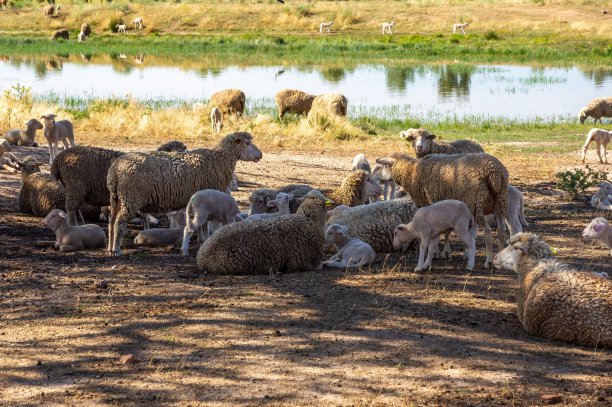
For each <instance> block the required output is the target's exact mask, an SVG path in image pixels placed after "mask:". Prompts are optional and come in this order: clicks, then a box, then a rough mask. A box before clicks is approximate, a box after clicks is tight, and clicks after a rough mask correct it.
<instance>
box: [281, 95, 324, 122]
mask: <svg viewBox="0 0 612 407" xmlns="http://www.w3.org/2000/svg"><path fill="white" fill-rule="evenodd" d="M314 98H315V95H311V94H309V93H306V92H302V91H301V90H297V89H284V90H281V91H280V92H278V93H277V94H276V95H275V96H274V99H276V106H278V117H279V118H280V121H281V123H282V122H283V116H285V114H286V113H295V114H301V115H303V116H305V115H308V113H309V112H310V109H311V108H312V101H313V100H314Z"/></svg>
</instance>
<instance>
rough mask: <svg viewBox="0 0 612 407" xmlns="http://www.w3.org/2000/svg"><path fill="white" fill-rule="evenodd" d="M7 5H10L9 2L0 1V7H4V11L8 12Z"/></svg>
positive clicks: (6, 0)
mask: <svg viewBox="0 0 612 407" xmlns="http://www.w3.org/2000/svg"><path fill="white" fill-rule="evenodd" d="M7 4H8V0H0V6H2V10H6V5H7Z"/></svg>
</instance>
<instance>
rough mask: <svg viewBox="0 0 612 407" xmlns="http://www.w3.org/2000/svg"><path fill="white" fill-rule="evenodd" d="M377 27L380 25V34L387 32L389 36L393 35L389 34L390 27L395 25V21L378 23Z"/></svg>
mask: <svg viewBox="0 0 612 407" xmlns="http://www.w3.org/2000/svg"><path fill="white" fill-rule="evenodd" d="M378 25H382V33H383V34H384V33H385V32H388V33H389V34H393V33H392V32H391V27H393V26H394V25H395V21H391V22H390V23H378Z"/></svg>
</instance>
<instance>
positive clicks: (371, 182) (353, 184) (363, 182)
mask: <svg viewBox="0 0 612 407" xmlns="http://www.w3.org/2000/svg"><path fill="white" fill-rule="evenodd" d="M322 192H323V193H324V194H325V195H326V196H328V197H329V199H331V200H332V201H334V202H335V206H339V205H346V206H357V205H363V204H364V203H365V202H366V201H367V200H368V198H370V197H375V198H378V197H379V196H380V195H381V194H382V187H381V186H380V184H379V183H378V181H376V180H375V179H374V177H372V176H371V175H370V174H368V173H367V172H366V171H363V170H358V171H353V172H351V173H350V174H349V175H348V176H347V177H346V178H345V179H344V180H343V181H342V184H340V186H339V187H338V188H337V189H335V190H333V191H322Z"/></svg>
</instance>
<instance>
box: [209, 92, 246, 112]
mask: <svg viewBox="0 0 612 407" xmlns="http://www.w3.org/2000/svg"><path fill="white" fill-rule="evenodd" d="M245 100H246V97H245V96H244V92H243V91H241V90H240V89H225V90H222V91H221V92H217V93H214V94H213V95H212V96H211V97H210V102H208V106H216V107H217V108H218V109H219V110H220V111H221V113H223V114H225V113H229V114H232V113H237V114H238V115H239V116H241V115H242V114H244V105H245Z"/></svg>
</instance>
